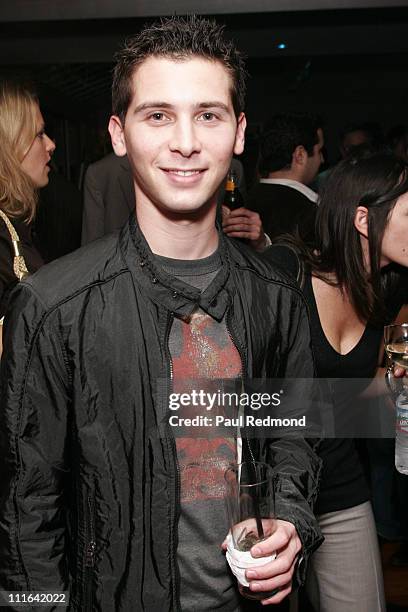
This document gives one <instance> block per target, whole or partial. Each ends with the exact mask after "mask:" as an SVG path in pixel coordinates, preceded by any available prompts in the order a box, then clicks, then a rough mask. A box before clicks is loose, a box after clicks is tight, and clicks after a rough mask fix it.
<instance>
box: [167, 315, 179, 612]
mask: <svg viewBox="0 0 408 612" xmlns="http://www.w3.org/2000/svg"><path fill="white" fill-rule="evenodd" d="M173 319H174V315H173V314H172V313H169V315H168V318H167V327H166V332H165V337H164V350H165V353H166V358H167V367H168V375H169V388H168V391H169V393H168V397H169V396H170V393H171V392H172V389H173V362H172V359H171V355H170V351H169V336H170V330H171V326H172V322H173ZM166 431H167V434H168V438H167V439H168V440H169V444H170V450H171V453H172V455H173V459H174V466H175V473H174V476H175V488H174V516H173V517H172V525H171V533H170V538H171V544H172V550H171V551H170V559H171V574H172V583H173V600H174V604H175V606H176V610H180V609H181V606H180V576H179V572H178V567H177V559H176V550H177V523H178V517H179V513H180V503H179V500H180V468H179V463H178V460H177V447H176V441H175V439H174V437H173V434H172V433H171V429H170V425H169V424H167V427H166Z"/></svg>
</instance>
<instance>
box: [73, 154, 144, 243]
mask: <svg viewBox="0 0 408 612" xmlns="http://www.w3.org/2000/svg"><path fill="white" fill-rule="evenodd" d="M134 210H135V189H134V187H133V178H132V173H131V170H130V166H129V162H128V158H127V156H124V157H118V156H117V155H115V153H113V152H112V153H109V154H108V155H106V156H105V157H103V158H102V159H100V160H99V161H97V162H95V163H93V164H90V166H88V169H87V171H86V174H85V180H84V207H83V216H82V237H81V242H82V244H87V243H88V242H92V240H96V238H100V237H101V236H104V235H105V234H108V233H109V232H113V231H114V230H116V229H120V228H121V227H123V225H124V224H125V223H126V221H127V220H128V218H129V215H130V214H131V213H132V212H134Z"/></svg>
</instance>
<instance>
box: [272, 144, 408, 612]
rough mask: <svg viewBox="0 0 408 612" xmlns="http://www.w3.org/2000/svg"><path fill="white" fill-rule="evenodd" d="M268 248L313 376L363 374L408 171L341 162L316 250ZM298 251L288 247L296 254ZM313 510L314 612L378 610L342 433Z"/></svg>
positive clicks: (387, 284) (373, 553) (372, 538)
mask: <svg viewBox="0 0 408 612" xmlns="http://www.w3.org/2000/svg"><path fill="white" fill-rule="evenodd" d="M298 247H299V249H298V250H297V249H296V248H294V246H293V245H291V246H272V247H271V249H270V250H269V251H267V252H266V253H265V256H266V257H268V258H269V259H270V260H271V261H273V262H274V263H278V264H280V265H282V266H283V267H285V268H286V269H287V270H288V271H290V272H291V273H292V274H293V275H294V276H295V277H299V270H300V269H302V270H303V271H304V272H305V274H304V277H303V283H302V285H303V292H304V295H305V298H306V301H307V303H308V306H309V314H310V321H311V328H312V342H313V348H314V354H315V360H316V370H317V376H318V377H319V378H372V377H374V376H375V375H376V374H377V373H378V355H379V351H380V348H381V344H382V335H383V326H384V325H385V324H387V323H389V322H391V321H392V320H394V319H395V317H396V315H397V314H398V312H399V310H400V308H401V306H402V305H403V304H404V303H405V302H406V301H407V298H406V296H407V294H408V291H407V287H406V284H402V282H401V279H402V278H403V276H402V274H400V272H401V271H402V268H401V267H406V266H408V171H407V167H406V166H405V165H404V163H403V162H401V161H399V160H397V159H396V158H394V157H393V156H391V155H388V154H378V153H377V154H365V155H364V154H363V153H361V154H360V156H359V157H358V158H357V157H355V158H350V159H348V160H345V161H343V162H341V163H340V164H339V165H338V166H337V167H336V168H335V169H334V170H333V171H332V172H331V174H330V177H329V178H328V179H327V182H326V184H325V186H324V190H323V193H322V194H321V200H320V203H319V211H318V216H317V225H316V250H315V251H313V252H310V251H307V250H306V249H302V248H301V246H300V245H298ZM296 250H297V252H296ZM321 457H322V459H323V475H322V481H321V488H320V493H319V498H318V501H317V506H316V508H315V511H316V514H318V516H319V522H320V525H321V528H322V532H323V535H324V536H325V542H324V543H323V544H322V546H321V547H320V548H319V549H318V550H317V551H316V552H315V553H314V555H313V557H312V559H311V563H310V567H309V573H308V580H307V585H306V589H307V592H308V595H309V598H310V600H311V603H312V605H313V607H314V609H315V610H316V611H321V612H380V611H383V610H385V601H384V591H383V580H382V571H381V562H380V557H379V550H378V542H377V537H376V530H375V524H374V520H373V515H372V509H371V504H370V502H369V491H368V488H367V485H366V482H365V478H364V474H363V469H362V466H361V462H360V459H359V456H358V453H357V451H356V448H355V446H354V442H353V440H351V439H346V440H345V439H341V440H340V439H336V440H329V439H328V440H325V441H323V442H322V445H321Z"/></svg>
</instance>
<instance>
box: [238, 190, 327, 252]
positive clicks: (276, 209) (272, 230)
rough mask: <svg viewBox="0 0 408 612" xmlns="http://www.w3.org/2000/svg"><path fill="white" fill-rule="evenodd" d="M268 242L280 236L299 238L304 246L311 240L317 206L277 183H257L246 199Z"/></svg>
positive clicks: (297, 192)
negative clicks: (295, 236)
mask: <svg viewBox="0 0 408 612" xmlns="http://www.w3.org/2000/svg"><path fill="white" fill-rule="evenodd" d="M248 208H250V209H251V210H254V211H256V212H257V213H258V214H259V216H260V217H261V220H262V225H263V228H264V230H265V232H266V233H267V234H268V236H269V237H270V239H271V240H272V242H274V241H275V240H276V238H278V237H279V236H282V235H283V234H291V235H299V236H300V237H301V239H302V240H303V241H305V242H307V243H313V242H314V238H315V228H314V226H315V219H316V213H317V204H316V203H315V202H312V201H311V200H309V198H307V197H306V196H305V195H304V194H303V193H301V192H300V191H298V190H297V189H294V188H293V187H290V186H289V185H280V184H277V183H257V184H256V185H255V187H254V188H253V189H252V191H251V193H250V195H249V197H248Z"/></svg>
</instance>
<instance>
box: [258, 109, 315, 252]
mask: <svg viewBox="0 0 408 612" xmlns="http://www.w3.org/2000/svg"><path fill="white" fill-rule="evenodd" d="M323 145H324V139H323V131H322V129H321V126H320V122H319V120H318V119H317V118H315V117H313V116H311V115H307V114H301V113H282V114H279V115H275V116H274V117H272V119H271V120H270V121H269V122H268V127H267V129H266V130H265V133H264V134H263V137H262V140H261V147H260V162H259V171H260V173H261V179H260V181H259V183H258V184H257V185H256V186H255V187H254V189H253V190H252V192H251V194H250V196H249V200H248V207H249V208H251V209H252V210H254V211H256V212H258V213H259V215H260V217H261V220H262V224H263V227H264V230H265V232H266V233H267V234H268V236H269V237H270V238H271V239H272V240H273V239H276V238H277V237H278V236H281V235H282V234H295V233H299V234H300V235H301V237H302V238H303V239H304V240H306V241H312V240H313V238H314V221H315V217H316V211H317V204H316V202H317V193H315V192H314V191H313V190H312V189H310V187H309V185H310V184H311V183H312V182H313V181H314V180H315V178H316V176H317V173H318V172H319V168H320V166H321V164H322V162H323V155H322V148H323Z"/></svg>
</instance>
